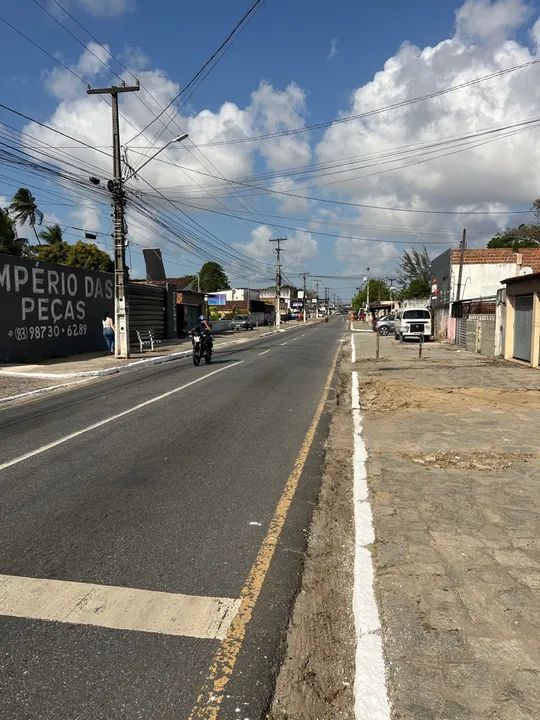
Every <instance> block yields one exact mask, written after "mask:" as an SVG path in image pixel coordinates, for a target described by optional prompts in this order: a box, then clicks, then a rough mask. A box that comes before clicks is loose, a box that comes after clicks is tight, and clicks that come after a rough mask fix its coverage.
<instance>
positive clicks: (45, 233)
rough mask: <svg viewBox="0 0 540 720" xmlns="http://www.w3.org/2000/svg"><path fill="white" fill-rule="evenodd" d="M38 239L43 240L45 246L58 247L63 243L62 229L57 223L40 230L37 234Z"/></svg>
mask: <svg viewBox="0 0 540 720" xmlns="http://www.w3.org/2000/svg"><path fill="white" fill-rule="evenodd" d="M39 237H40V238H41V239H42V240H43V242H44V243H45V245H60V243H63V242H64V238H63V237H62V228H61V227H60V225H58V223H56V224H55V225H49V227H48V228H46V229H45V230H42V231H41V232H40V233H39Z"/></svg>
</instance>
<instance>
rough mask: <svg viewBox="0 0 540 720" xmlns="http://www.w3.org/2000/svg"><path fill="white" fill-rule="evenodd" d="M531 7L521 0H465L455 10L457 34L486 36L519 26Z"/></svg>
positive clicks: (497, 34)
mask: <svg viewBox="0 0 540 720" xmlns="http://www.w3.org/2000/svg"><path fill="white" fill-rule="evenodd" d="M530 12H531V9H530V7H529V6H528V5H526V4H525V3H524V2H523V1H522V0H467V1H466V2H465V3H464V4H463V5H462V6H461V7H460V8H459V10H458V11H457V12H456V25H457V32H458V35H463V36H464V37H475V36H477V37H480V38H488V37H490V36H500V35H504V34H506V33H508V32H509V31H511V30H514V29H515V28H517V27H519V26H520V25H522V24H523V22H524V21H525V20H526V19H527V17H528V16H529V15H530Z"/></svg>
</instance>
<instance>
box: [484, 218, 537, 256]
mask: <svg viewBox="0 0 540 720" xmlns="http://www.w3.org/2000/svg"><path fill="white" fill-rule="evenodd" d="M487 246H488V248H511V249H512V250H519V249H520V248H528V247H540V225H537V224H535V223H531V224H528V225H525V224H522V225H519V226H518V227H517V228H507V229H506V230H504V231H503V232H500V233H497V235H495V236H494V237H492V238H491V240H490V241H489V242H488V244H487Z"/></svg>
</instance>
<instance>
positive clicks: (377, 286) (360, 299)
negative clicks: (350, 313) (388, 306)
mask: <svg viewBox="0 0 540 720" xmlns="http://www.w3.org/2000/svg"><path fill="white" fill-rule="evenodd" d="M367 286H368V283H366V284H365V285H364V287H363V288H362V289H361V290H360V291H359V292H358V293H357V294H356V295H355V296H354V297H353V299H352V308H353V310H354V311H355V312H358V310H360V308H363V307H365V305H366V302H367ZM383 300H390V288H389V287H388V285H387V284H386V283H385V282H384V280H376V279H374V278H373V279H371V280H370V281H369V302H370V304H371V303H372V302H380V301H383Z"/></svg>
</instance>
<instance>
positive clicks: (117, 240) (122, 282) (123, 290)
mask: <svg viewBox="0 0 540 720" xmlns="http://www.w3.org/2000/svg"><path fill="white" fill-rule="evenodd" d="M139 89H140V86H139V83H137V85H131V86H128V85H121V86H120V87H116V86H113V87H108V88H90V87H89V88H88V90H87V91H86V92H87V93H88V95H110V96H111V106H112V136H113V179H112V180H110V181H109V183H108V185H107V186H108V188H109V190H110V192H111V194H112V198H113V207H114V325H115V329H116V338H115V340H116V342H115V344H114V353H115V355H116V357H117V358H128V357H129V308H128V298H127V274H126V227H125V222H124V206H125V198H124V190H123V187H122V161H121V158H120V127H119V122H118V93H124V92H137V91H138V90H139Z"/></svg>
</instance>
